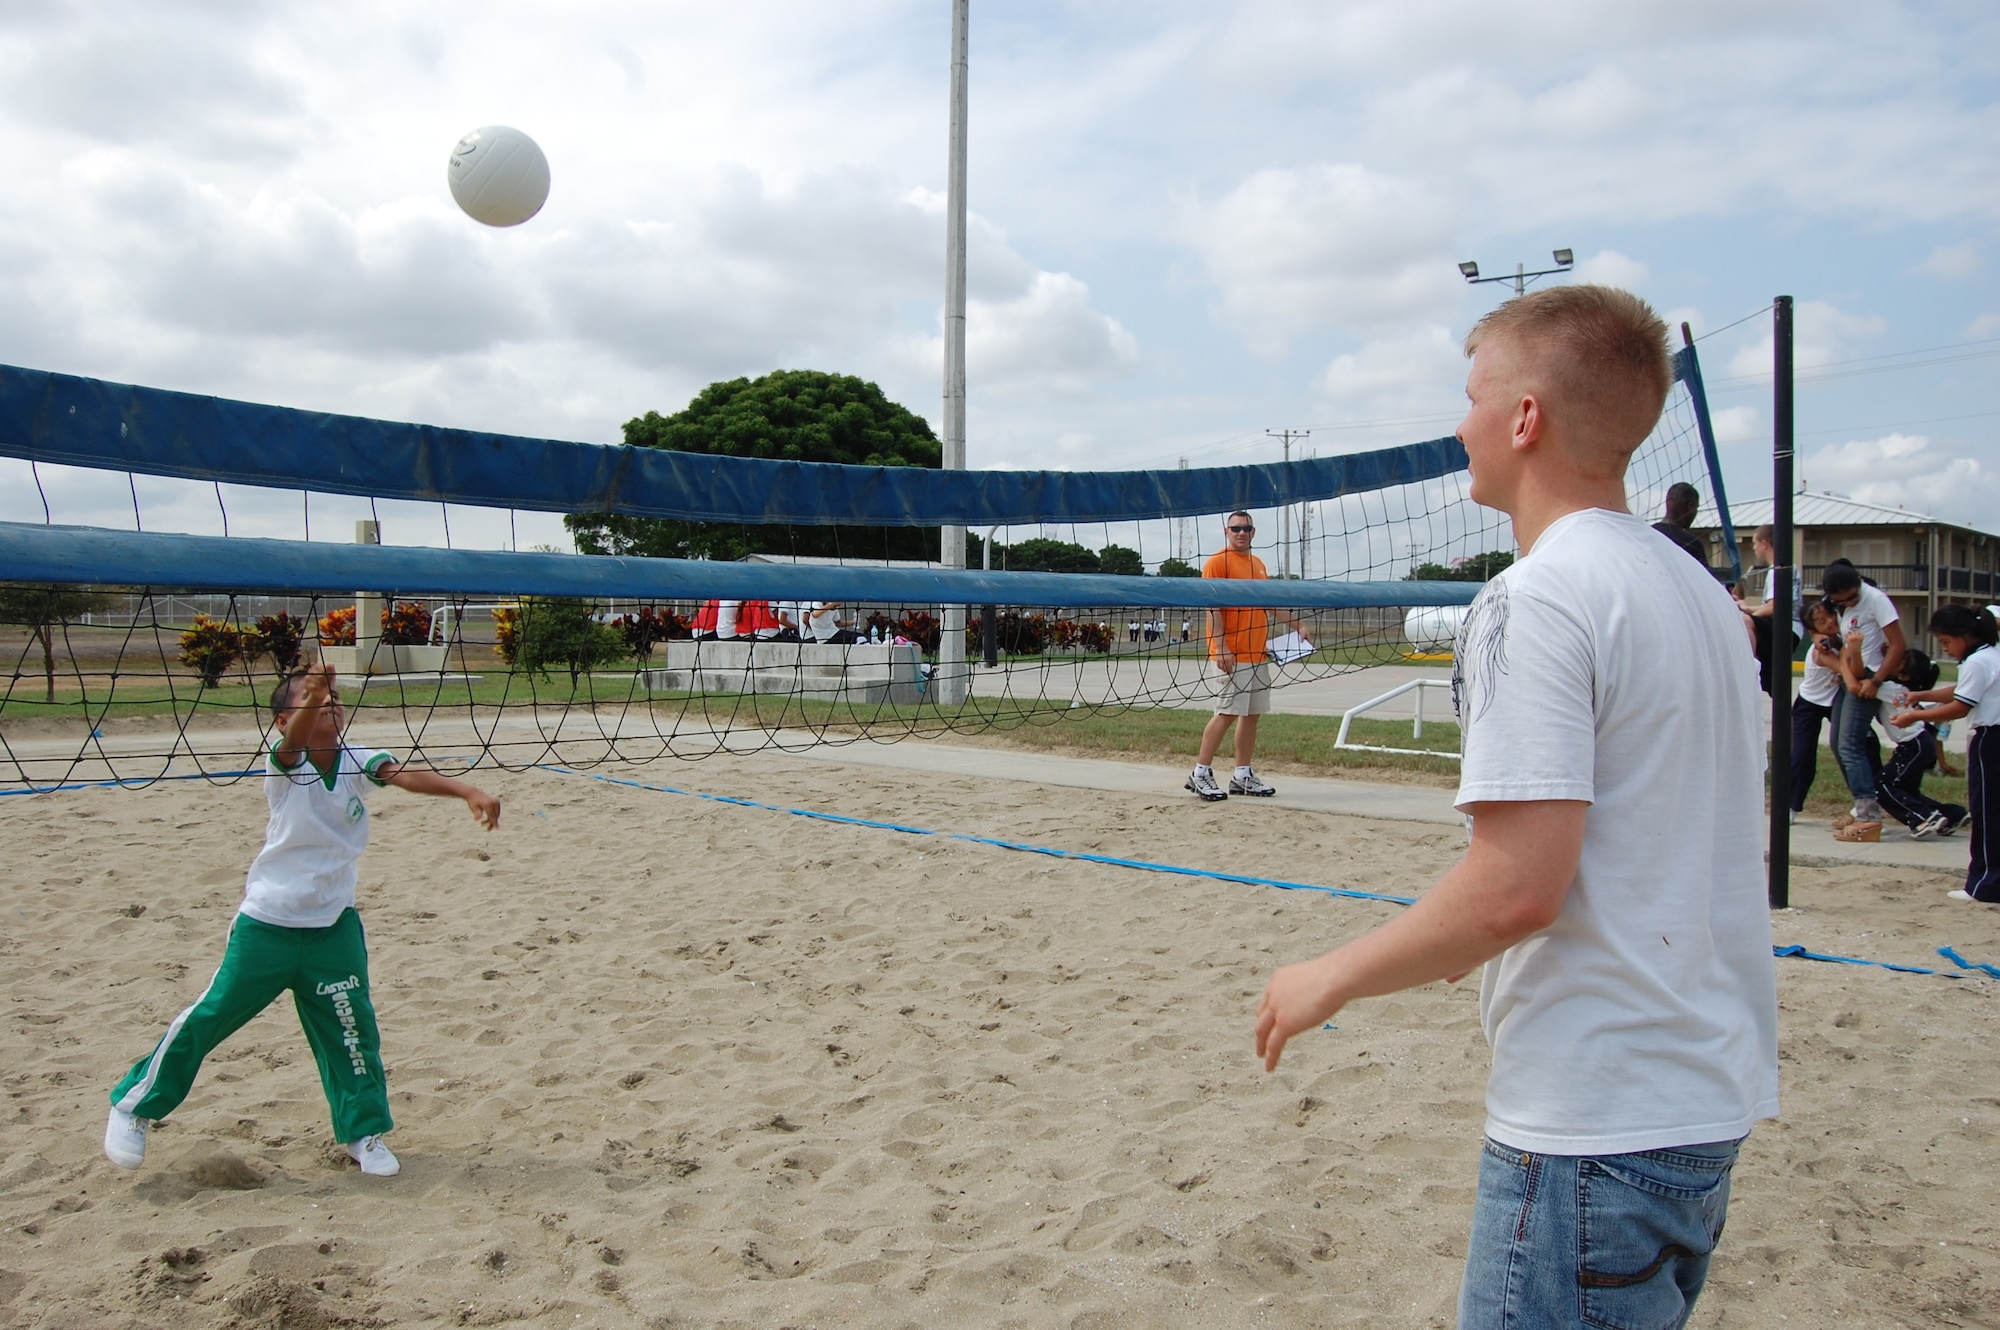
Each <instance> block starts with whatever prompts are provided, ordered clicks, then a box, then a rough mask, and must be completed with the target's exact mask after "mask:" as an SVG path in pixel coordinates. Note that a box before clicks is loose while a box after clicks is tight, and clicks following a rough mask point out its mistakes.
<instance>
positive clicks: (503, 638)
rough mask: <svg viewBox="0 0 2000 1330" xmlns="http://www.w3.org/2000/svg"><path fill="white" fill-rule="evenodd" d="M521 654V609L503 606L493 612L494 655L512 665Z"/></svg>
mask: <svg viewBox="0 0 2000 1330" xmlns="http://www.w3.org/2000/svg"><path fill="white" fill-rule="evenodd" d="M520 653H521V610H520V607H519V606H514V605H502V606H501V607H500V608H498V609H496V610H494V611H493V654H494V655H496V656H498V657H500V659H502V660H504V661H506V662H507V663H508V664H509V665H512V664H513V663H514V661H515V658H516V657H518V656H519V655H520Z"/></svg>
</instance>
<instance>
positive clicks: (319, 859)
mask: <svg viewBox="0 0 2000 1330" xmlns="http://www.w3.org/2000/svg"><path fill="white" fill-rule="evenodd" d="M394 760H395V759H394V758H392V757H391V756H390V755H389V754H388V753H384V752H380V751H377V750H375V749H369V748H361V749H356V748H349V747H348V746H347V745H345V744H342V745H341V748H340V761H339V763H338V764H337V765H336V766H335V768H334V772H333V779H332V781H331V782H329V781H328V780H327V779H326V777H325V776H323V775H322V774H321V773H320V770H319V768H317V767H315V766H313V764H312V763H311V761H309V760H308V761H303V762H301V763H299V765H298V766H296V767H286V766H282V765H280V764H279V762H278V751H277V748H276V746H275V745H273V747H272V749H271V751H270V752H269V753H268V754H266V755H265V758H264V799H265V802H267V803H268V804H269V805H270V807H271V820H270V821H269V822H268V823H266V824H265V826H264V848H263V849H261V850H259V851H258V852H257V857H256V859H254V860H253V861H252V862H251V864H250V874H249V877H248V879H247V880H246V881H245V882H244V884H243V904H242V906H241V909H242V911H243V913H244V914H247V915H249V916H250V917H251V918H252V919H255V920H257V921H258V922H260V923H266V924H275V925H276V926H277V927H279V928H325V927H327V926H329V925H330V924H332V923H333V922H334V921H335V920H336V919H338V918H340V913H341V911H342V910H345V909H347V908H348V907H349V906H351V905H353V904H354V886H355V882H356V881H357V879H358V878H359V876H360V872H359V861H360V859H361V852H362V851H363V850H365V849H367V848H368V804H367V800H366V797H365V796H366V795H367V793H368V791H369V790H371V789H375V788H378V787H379V786H380V785H381V784H382V782H381V780H380V779H379V778H378V776H377V773H378V772H380V771H381V769H382V765H383V764H384V763H386V762H392V761H394Z"/></svg>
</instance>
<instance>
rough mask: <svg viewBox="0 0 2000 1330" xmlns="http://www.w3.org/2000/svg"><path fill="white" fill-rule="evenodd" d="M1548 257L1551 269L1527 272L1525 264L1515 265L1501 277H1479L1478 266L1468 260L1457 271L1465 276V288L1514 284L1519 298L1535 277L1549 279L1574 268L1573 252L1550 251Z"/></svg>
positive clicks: (1574, 254) (1525, 292)
mask: <svg viewBox="0 0 2000 1330" xmlns="http://www.w3.org/2000/svg"><path fill="white" fill-rule="evenodd" d="M1549 257H1550V258H1553V259H1554V260H1555V261H1556V266H1555V267H1553V268H1542V269H1540V270H1538V271H1535V272H1529V271H1528V270H1527V265H1526V264H1524V263H1517V264H1515V265H1514V271H1513V272H1511V273H1507V274H1506V275H1504V276H1501V277H1481V276H1480V275H1479V265H1478V264H1477V263H1474V262H1473V261H1472V260H1470V259H1467V260H1466V261H1465V262H1464V263H1461V264H1459V265H1458V270H1459V271H1460V272H1461V273H1464V274H1465V284H1466V285H1467V286H1478V285H1479V284H1480V283H1481V282H1512V283H1513V284H1514V294H1515V295H1517V296H1519V295H1526V294H1527V291H1528V283H1529V282H1532V281H1534V280H1535V279H1536V278H1537V277H1549V276H1552V275H1554V274H1556V273H1559V272H1568V271H1569V270H1570V269H1571V268H1573V267H1575V266H1576V251H1575V250H1569V249H1558V250H1552V251H1550V254H1549Z"/></svg>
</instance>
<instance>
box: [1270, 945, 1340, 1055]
mask: <svg viewBox="0 0 2000 1330" xmlns="http://www.w3.org/2000/svg"><path fill="white" fill-rule="evenodd" d="M1334 955H1335V953H1331V952H1329V953H1328V954H1327V955H1325V956H1321V957H1320V958H1319V959H1318V960H1311V961H1301V962H1300V963H1299V964H1297V965H1287V966H1285V967H1284V968H1282V969H1280V970H1279V971H1278V972H1277V973H1276V974H1274V975H1272V976H1271V982H1270V984H1269V985H1267V986H1266V987H1265V989H1264V997H1263V1000H1262V1001H1260V1002H1258V1004H1257V1056H1258V1057H1260V1058H1262V1059H1264V1070H1265V1071H1276V1070H1277V1069H1278V1059H1279V1058H1280V1057H1283V1056H1284V1052H1285V1045H1286V1044H1287V1043H1288V1042H1290V1040H1291V1037H1292V1036H1293V1035H1295V1034H1302V1033H1304V1032H1305V1031H1307V1030H1311V1029H1314V1028H1316V1027H1318V1026H1320V1025H1323V1024H1325V1023H1326V1022H1327V1021H1329V1020H1332V1019H1333V1015H1334V1013H1335V1012H1337V1011H1339V1010H1340V1009H1341V1008H1342V1007H1343V1006H1345V1005H1346V1002H1345V1000H1344V999H1343V998H1342V997H1341V996H1340V990H1339V989H1338V987H1336V986H1335V984H1334V982H1333V975H1332V973H1331V970H1332V968H1333V964H1332V963H1333V960H1334Z"/></svg>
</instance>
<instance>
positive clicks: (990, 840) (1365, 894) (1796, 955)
mask: <svg viewBox="0 0 2000 1330" xmlns="http://www.w3.org/2000/svg"><path fill="white" fill-rule="evenodd" d="M536 770H539V771H550V772H554V773H555V774H557V775H560V776H582V777H584V778H585V779H586V780H595V781H602V782H603V783H604V784H606V785H623V786H626V787H628V788H630V789H634V790H650V791H652V792H653V793H655V794H677V795H680V796H682V797H683V798H691V799H706V800H708V801H709V802H710V803H717V804H732V805H734V806H736V807H738V808H755V809H758V810H760V811H762V812H767V813H784V814H786V815H788V816H791V817H805V818H811V819H813V820H814V821H816V822H837V823H842V824H844V825H847V826H853V827H872V828H874V829H876V830H878V831H896V832H901V833H902V834H903V835H905V836H942V837H944V838H945V839H946V840H956V841H965V842H966V843H968V844H971V845H991V846H994V847H995V848H997V849H1002V850H1015V851H1018V852H1020V853H1022V854H1040V855H1046V856H1047V857H1049V858H1051V859H1074V860H1076V861H1078V862H1081V863H1091V864H1107V865H1109V866H1111V867H1113V868H1135V869H1139V870H1141V871H1143V872H1148V873H1167V874H1170V875H1172V876H1175V877H1198V878H1205V879H1208V880H1210V881H1214V882H1241V883H1243V884H1244V885H1246V886H1252V887H1275V888H1277V889H1278V890H1279V891H1310V892H1316V893H1318V894H1319V895H1322V896H1338V897H1342V898H1344V899H1347V900H1358V901H1384V902H1387V903H1388V904H1391V905H1415V904H1416V903H1417V902H1416V897H1414V896H1394V895H1390V894H1388V893H1387V892H1380V891H1354V890H1351V889H1349V888H1346V887H1328V886H1322V885H1320V884H1319V883H1316V882H1288V881H1286V880H1285V879H1283V878H1277V877H1256V876H1254V875H1252V874H1248V873H1221V872H1217V871H1215V870H1214V869H1208V868H1184V867H1182V866H1180V865H1179V864H1160V863H1154V862H1152V861H1151V860H1148V859H1123V858H1119V857H1118V856H1116V855H1110V854H1086V853H1084V852H1083V851H1081V850H1061V849H1057V848H1055V847H1054V846H1050V845H1029V844H1026V843H1024V842H1022V841H1010V840H1001V839H999V838H997V837H994V836H970V835H967V834H966V833H965V832H962V831H939V830H937V829H935V828H933V827H913V826H909V825H907V824H905V823H902V822H881V821H877V820H875V819H872V818H866V817H848V816H845V815H844V814H841V813H822V812H820V811H819V810H817V809H813V808H786V807H784V806H783V805H782V804H767V803H763V802H761V801H759V800H756V799H744V798H741V797H739V796H736V795H732V794H710V793H708V792H707V791H705V790H684V789H681V788H680V787H678V786H674V785H653V784H649V783H648V782H646V781H639V780H625V779H623V778H621V777H618V776H605V775H601V774H599V773H597V772H594V771H578V770H576V769H575V768H574V767H563V766H556V765H553V764H550V763H542V764H540V765H539V766H537V768H536ZM263 774H264V773H263V772H262V771H208V772H200V771H196V772H189V773H187V774H186V775H178V776H145V777H134V778H132V779H130V780H98V781H77V782H71V783H67V784H62V785H50V786H45V787H34V788H30V789H23V790H0V798H4V797H5V796H7V795H10V794H56V793H60V792H62V791H65V790H102V789H121V788H128V787H132V786H144V785H151V784H153V783H154V782H156V781H168V780H214V779H219V778H229V777H237V776H261V775H263ZM1771 954H1772V955H1773V956H1777V957H1784V958H1790V959H1795V960H1804V961H1822V962H1826V963H1828V964H1833V965H1867V966H1873V967H1875V968H1877V969H1882V970H1893V971H1895V972H1896V973H1898V974H1928V975H1933V976H1935V977H1937V978H1939V979H1963V978H1965V977H1966V976H1965V975H1962V974H1952V973H1950V972H1949V971H1946V970H1931V969H1926V968H1925V967H1923V966H1921V965H1897V964H1896V963H1895V962H1893V961H1871V960H1868V959H1866V958H1864V957H1860V956H1833V955H1828V954H1826V953H1824V952H1817V951H1807V950H1806V949H1805V948H1804V947H1802V946H1800V945H1798V944H1797V943H1793V944H1792V945H1790V946H1784V947H1772V948H1771ZM1937 954H1938V955H1940V956H1942V957H1944V958H1945V959H1946V960H1948V961H1950V962H1952V964H1954V965H1956V966H1958V967H1959V969H1961V970H1965V971H1969V972H1972V973H1975V974H1982V975H1985V976H1986V977H1987V978H1990V979H2000V965H1988V964H1986V963H1985V962H1983V961H1968V960H1966V959H1965V958H1964V957H1963V956H1961V955H1959V954H1958V952H1957V951H1956V950H1955V949H1953V948H1951V947H1939V948H1938V952H1937Z"/></svg>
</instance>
